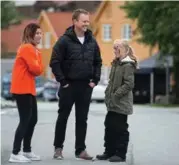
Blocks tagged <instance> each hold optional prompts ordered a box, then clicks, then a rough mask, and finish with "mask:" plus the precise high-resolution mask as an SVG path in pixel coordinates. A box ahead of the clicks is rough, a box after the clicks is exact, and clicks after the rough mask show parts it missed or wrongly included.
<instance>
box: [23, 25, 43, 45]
mask: <svg viewBox="0 0 179 165" xmlns="http://www.w3.org/2000/svg"><path fill="white" fill-rule="evenodd" d="M39 28H40V26H39V25H38V24H36V23H30V24H28V25H27V26H26V27H25V29H24V32H23V37H22V43H31V44H33V45H35V42H34V37H35V33H36V31H37V29H39Z"/></svg>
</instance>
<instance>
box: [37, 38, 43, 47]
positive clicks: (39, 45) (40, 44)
mask: <svg viewBox="0 0 179 165" xmlns="http://www.w3.org/2000/svg"><path fill="white" fill-rule="evenodd" d="M38 48H39V49H42V48H43V44H42V39H41V40H40V43H39V44H38Z"/></svg>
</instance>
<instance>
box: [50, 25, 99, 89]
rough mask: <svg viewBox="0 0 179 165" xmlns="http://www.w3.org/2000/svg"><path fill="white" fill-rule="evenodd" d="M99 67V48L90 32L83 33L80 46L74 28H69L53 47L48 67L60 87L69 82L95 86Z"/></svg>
mask: <svg viewBox="0 0 179 165" xmlns="http://www.w3.org/2000/svg"><path fill="white" fill-rule="evenodd" d="M101 65H102V60H101V55H100V50H99V46H98V44H97V42H96V40H95V38H94V37H93V35H92V32H91V31H90V30H87V32H86V33H85V41H84V44H81V43H80V41H79V40H78V38H77V36H76V34H75V32H74V27H73V26H72V27H69V28H68V29H67V30H66V32H65V34H64V35H63V36H62V37H60V38H59V40H58V41H57V42H56V44H55V46H54V47H53V50H52V56H51V60H50V67H51V68H52V72H53V74H54V75H55V78H56V80H57V81H58V82H60V83H61V85H62V86H64V85H65V84H67V83H68V81H70V80H80V81H83V80H84V81H90V80H91V81H93V82H94V83H95V84H96V85H97V83H98V81H99V80H100V75H101Z"/></svg>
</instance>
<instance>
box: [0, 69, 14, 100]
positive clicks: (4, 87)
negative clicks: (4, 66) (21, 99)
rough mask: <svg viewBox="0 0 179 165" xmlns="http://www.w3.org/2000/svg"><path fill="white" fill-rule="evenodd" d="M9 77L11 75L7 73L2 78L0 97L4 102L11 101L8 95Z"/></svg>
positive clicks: (11, 97) (10, 95) (10, 96)
mask: <svg viewBox="0 0 179 165" xmlns="http://www.w3.org/2000/svg"><path fill="white" fill-rule="evenodd" d="M11 76H12V74H11V73H9V72H8V73H6V74H4V75H3V77H2V84H1V95H2V97H3V98H4V99H6V100H13V95H12V94H11V93H10V87H11Z"/></svg>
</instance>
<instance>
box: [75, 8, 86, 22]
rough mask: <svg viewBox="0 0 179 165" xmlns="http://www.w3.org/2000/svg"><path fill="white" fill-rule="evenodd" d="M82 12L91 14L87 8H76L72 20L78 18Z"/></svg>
mask: <svg viewBox="0 0 179 165" xmlns="http://www.w3.org/2000/svg"><path fill="white" fill-rule="evenodd" d="M80 14H86V15H89V12H88V11H86V10H85V9H76V10H75V11H73V15H72V20H75V19H76V20H78V18H79V16H80Z"/></svg>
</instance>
